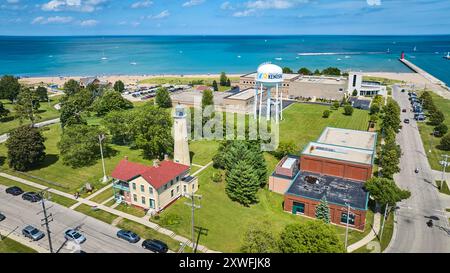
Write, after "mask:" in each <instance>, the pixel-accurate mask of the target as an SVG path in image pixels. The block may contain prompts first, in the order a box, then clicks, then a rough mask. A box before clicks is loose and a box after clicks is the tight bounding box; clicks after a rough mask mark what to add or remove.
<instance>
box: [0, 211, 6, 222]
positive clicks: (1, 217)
mask: <svg viewBox="0 0 450 273" xmlns="http://www.w3.org/2000/svg"><path fill="white" fill-rule="evenodd" d="M5 219H6V216H5V215H4V214H3V213H1V212H0V222H1V221H3V220H5Z"/></svg>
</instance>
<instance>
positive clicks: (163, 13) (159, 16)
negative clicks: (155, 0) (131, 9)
mask: <svg viewBox="0 0 450 273" xmlns="http://www.w3.org/2000/svg"><path fill="white" fill-rule="evenodd" d="M169 16H170V12H169V11H168V10H163V11H161V12H160V13H158V14H156V15H150V16H148V18H150V19H163V18H166V17H169Z"/></svg>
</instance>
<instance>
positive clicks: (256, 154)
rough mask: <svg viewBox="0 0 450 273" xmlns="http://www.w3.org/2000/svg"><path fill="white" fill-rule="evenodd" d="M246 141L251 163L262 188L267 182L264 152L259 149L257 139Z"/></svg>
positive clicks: (259, 144) (259, 145)
mask: <svg viewBox="0 0 450 273" xmlns="http://www.w3.org/2000/svg"><path fill="white" fill-rule="evenodd" d="M246 143H247V145H248V148H249V150H250V153H251V164H252V166H253V168H254V169H255V172H256V175H257V177H258V181H259V185H260V187H261V188H262V187H264V186H265V185H266V183H267V164H266V159H265V158H264V153H263V152H262V151H261V143H260V142H259V141H246Z"/></svg>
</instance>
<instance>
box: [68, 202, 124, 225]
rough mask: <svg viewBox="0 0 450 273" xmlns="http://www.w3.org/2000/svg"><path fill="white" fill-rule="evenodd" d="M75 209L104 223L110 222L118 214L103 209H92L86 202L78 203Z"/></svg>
mask: <svg viewBox="0 0 450 273" xmlns="http://www.w3.org/2000/svg"><path fill="white" fill-rule="evenodd" d="M75 210H76V211H78V212H81V213H83V214H86V215H89V216H91V217H94V218H96V219H98V220H100V221H103V222H105V223H108V224H111V223H112V222H113V221H114V219H116V218H117V217H118V216H116V215H114V214H111V213H109V212H107V211H104V210H100V209H99V210H93V209H92V208H91V207H90V206H88V205H86V204H81V205H79V206H78V207H77V208H76V209H75Z"/></svg>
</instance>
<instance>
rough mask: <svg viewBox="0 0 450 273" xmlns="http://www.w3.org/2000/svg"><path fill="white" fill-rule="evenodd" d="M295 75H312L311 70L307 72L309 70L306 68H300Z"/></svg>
mask: <svg viewBox="0 0 450 273" xmlns="http://www.w3.org/2000/svg"><path fill="white" fill-rule="evenodd" d="M297 73H298V74H301V75H312V74H313V73H312V72H311V70H309V69H308V68H306V67H302V68H300V69H299V70H298V71H297Z"/></svg>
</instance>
